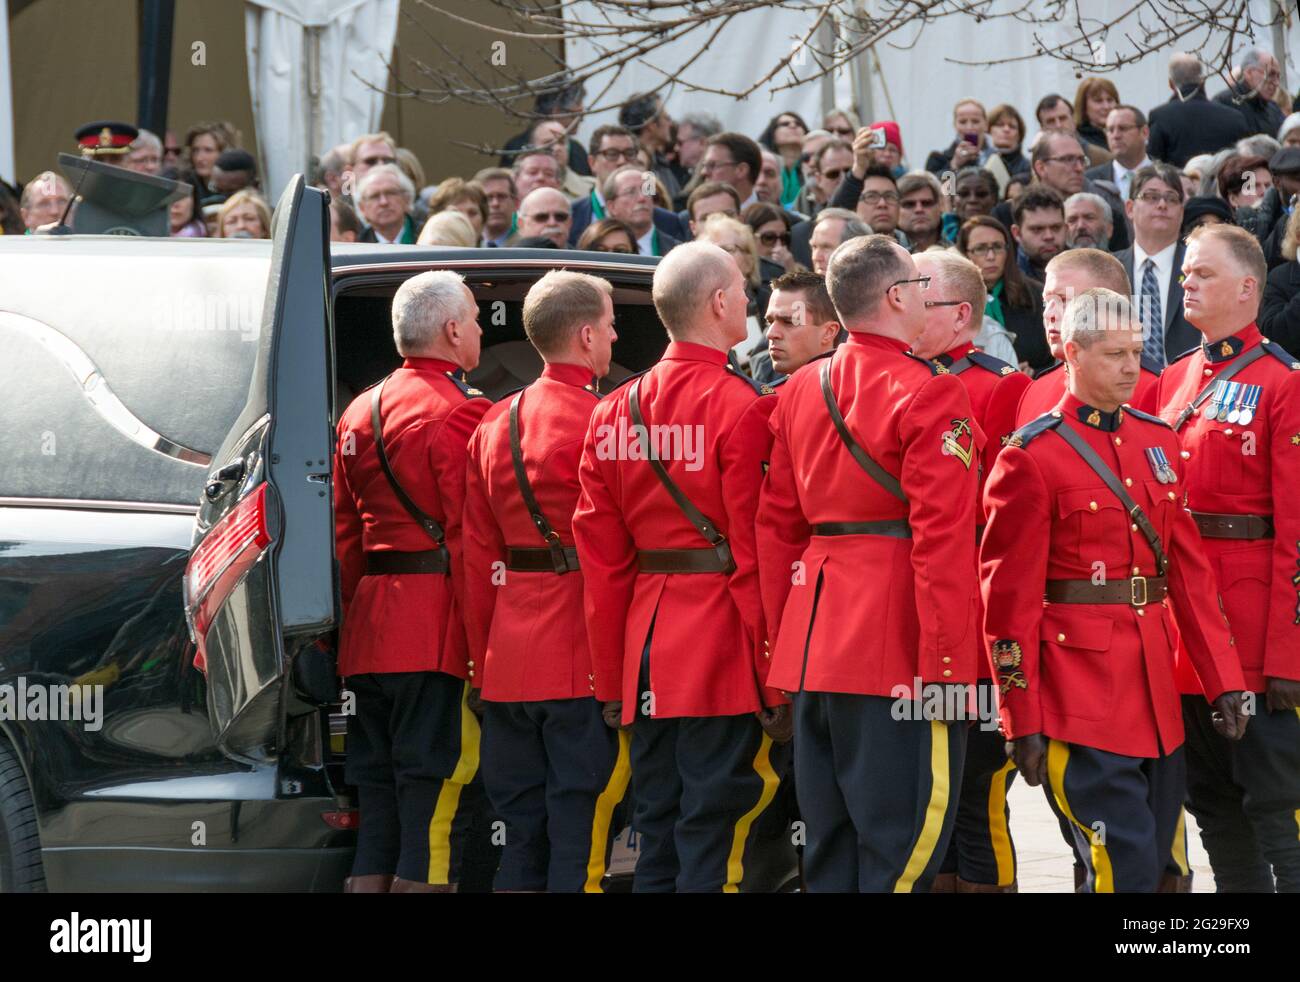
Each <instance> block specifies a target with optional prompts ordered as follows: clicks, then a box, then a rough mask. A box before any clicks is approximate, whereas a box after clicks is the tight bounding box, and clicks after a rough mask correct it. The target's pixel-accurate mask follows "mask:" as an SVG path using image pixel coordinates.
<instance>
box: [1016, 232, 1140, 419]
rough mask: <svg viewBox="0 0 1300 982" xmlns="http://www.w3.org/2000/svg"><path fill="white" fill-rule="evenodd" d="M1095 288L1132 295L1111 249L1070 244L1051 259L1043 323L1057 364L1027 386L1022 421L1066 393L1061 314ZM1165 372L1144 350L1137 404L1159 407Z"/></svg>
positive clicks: (1019, 413) (1050, 406) (1047, 409)
mask: <svg viewBox="0 0 1300 982" xmlns="http://www.w3.org/2000/svg"><path fill="white" fill-rule="evenodd" d="M1093 287H1100V288H1102V289H1106V290H1113V291H1114V292H1115V293H1118V294H1120V295H1121V296H1125V297H1127V296H1128V295H1129V292H1130V290H1129V281H1128V273H1126V272H1124V264H1123V263H1121V262H1120V261H1119V260H1118V259H1116V258H1115V257H1114V256H1112V255H1111V254H1110V253H1109V252H1102V251H1101V250H1100V249H1069V250H1067V251H1066V252H1062V253H1058V254H1057V255H1055V256H1053V257H1052V258H1051V260H1050V261H1049V262H1048V263H1047V272H1046V274H1045V276H1044V278H1043V327H1044V329H1045V330H1046V331H1047V346H1048V347H1049V348H1051V350H1052V357H1053V358H1055V359H1056V364H1055V365H1053V366H1052V367H1050V368H1046V369H1044V370H1043V371H1041V372H1039V373H1038V375H1037V377H1036V378H1035V379H1034V382H1033V384H1032V385H1031V386H1030V387H1029V388H1028V389H1027V390H1026V391H1025V394H1024V396H1023V397H1022V398H1021V400H1020V408H1019V410H1018V411H1017V412H1016V425H1017V426H1023V425H1024V424H1026V423H1028V422H1029V421H1030V420H1032V419H1037V418H1038V417H1039V416H1041V415H1042V414H1043V413H1046V412H1050V411H1051V410H1053V409H1055V408H1056V404H1057V403H1058V402H1060V401H1061V397H1062V396H1063V395H1065V376H1066V374H1067V372H1068V371H1069V369H1068V367H1067V366H1066V364H1065V360H1064V359H1065V354H1064V352H1063V350H1062V342H1061V317H1062V315H1063V314H1064V313H1065V305H1066V304H1067V303H1069V302H1070V300H1071V298H1073V297H1077V296H1079V295H1080V294H1081V293H1083V291H1084V290H1089V289H1092V288H1093ZM1159 375H1160V365H1159V364H1157V363H1155V362H1153V361H1151V360H1150V358H1149V357H1148V356H1147V355H1146V354H1145V353H1143V356H1142V370H1141V372H1140V373H1139V375H1138V383H1137V388H1136V389H1135V390H1134V392H1133V398H1132V399H1131V400H1130V404H1131V405H1133V406H1135V407H1136V408H1138V409H1142V410H1148V411H1152V412H1154V411H1155V383H1156V378H1157V377H1158V376H1159Z"/></svg>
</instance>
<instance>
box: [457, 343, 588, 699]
mask: <svg viewBox="0 0 1300 982" xmlns="http://www.w3.org/2000/svg"><path fill="white" fill-rule="evenodd" d="M513 398H514V397H513V396H507V397H506V398H504V399H503V400H501V401H500V402H498V403H497V404H496V405H494V406H493V407H492V408H491V409H490V410H488V413H487V415H486V416H485V417H483V422H482V423H480V424H479V428H478V429H477V430H475V431H474V436H473V437H472V438H471V440H470V444H469V471H468V479H467V489H466V496H465V627H466V633H467V634H468V637H469V652H470V672H471V676H472V679H473V683H474V685H475V686H476V687H481V688H482V690H483V698H484V699H486V700H489V701H492V702H523V701H540V700H544V699H576V698H578V697H581V696H587V697H590V696H592V695H593V693H594V689H595V686H594V685H593V684H592V671H591V653H590V651H589V649H588V646H587V626H586V624H585V623H584V621H583V613H582V572H581V571H580V570H579V571H575V572H568V573H564V574H557V573H554V572H531V571H530V572H522V571H519V570H507V569H505V568H504V564H505V561H506V549H507V547H513V548H524V549H539V548H543V547H545V541H544V540H543V538H542V535H541V533H540V532H539V531H538V530H537V526H536V525H534V524H533V520H532V518H531V517H530V516H529V512H528V507H527V506H526V505H525V504H524V498H523V495H522V494H521V493H520V491H519V482H518V480H516V478H515V469H514V462H513V459H512V458H511V455H510V403H511V401H512V400H513ZM599 398H600V397H599V396H598V395H597V394H596V386H595V381H594V379H593V378H592V375H591V370H590V369H588V368H584V367H582V366H580V365H547V366H546V367H545V368H544V369H543V370H542V375H541V378H539V379H538V380H537V381H536V382H534V383H533V384H532V385H530V386H528V388H527V389H525V390H524V392H523V395H522V398H521V399H520V402H519V444H520V447H521V448H522V456H523V461H524V471H525V473H526V474H527V476H528V481H529V483H530V484H531V486H532V489H533V494H534V496H535V497H536V498H537V503H538V504H539V505H540V506H541V511H542V514H543V515H544V516H545V518H546V520H547V522H549V523H550V525H551V527H552V528H553V529H554V530H555V532H556V533H557V534H558V535H559V537H560V542H561V543H562V544H563V545H565V546H572V545H573V529H572V524H573V512H574V509H575V508H577V505H578V459H579V457H580V456H581V454H582V441H583V438H584V437H585V436H586V433H587V424H588V423H589V422H590V420H591V413H592V410H593V409H595V408H596V405H597V402H598V400H599ZM475 666H477V668H476V667H475Z"/></svg>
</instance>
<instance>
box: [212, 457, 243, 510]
mask: <svg viewBox="0 0 1300 982" xmlns="http://www.w3.org/2000/svg"><path fill="white" fill-rule="evenodd" d="M247 471H248V465H247V464H246V463H245V462H244V459H243V458H242V457H241V458H240V459H239V460H236V461H232V462H231V463H229V464H227V465H226V466H225V467H223V468H221V470H219V471H217V476H216V479H215V480H212V481H209V482H208V483H207V485H206V486H205V487H204V488H203V493H204V494H205V495H206V496H207V499H208V500H209V501H216V500H217V499H218V498H219V497H221V495H222V494H223V493H224V492H225V490H226V487H227V486H228V485H230V484H233V483H235V482H236V481H241V480H243V478H244V474H245V473H247Z"/></svg>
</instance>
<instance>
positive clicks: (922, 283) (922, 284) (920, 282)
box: [885, 276, 930, 293]
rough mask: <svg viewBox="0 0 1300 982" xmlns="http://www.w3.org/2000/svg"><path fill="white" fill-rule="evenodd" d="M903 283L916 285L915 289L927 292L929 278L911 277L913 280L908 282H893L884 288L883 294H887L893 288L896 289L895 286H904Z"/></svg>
mask: <svg viewBox="0 0 1300 982" xmlns="http://www.w3.org/2000/svg"><path fill="white" fill-rule="evenodd" d="M905 283H915V284H916V285H917V287H918V288H919V289H921V290H928V289H930V277H928V276H915V277H913V278H912V279H910V280H894V282H893V283H890V284H889V286H887V287H885V292H886V293H888V292H889V291H890V290H892V289H893V288H894V287H896V286H902V285H904V284H905Z"/></svg>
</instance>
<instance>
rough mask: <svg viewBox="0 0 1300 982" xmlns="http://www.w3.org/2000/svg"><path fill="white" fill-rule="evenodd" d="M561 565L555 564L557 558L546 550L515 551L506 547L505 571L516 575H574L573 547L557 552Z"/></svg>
mask: <svg viewBox="0 0 1300 982" xmlns="http://www.w3.org/2000/svg"><path fill="white" fill-rule="evenodd" d="M558 551H559V554H560V555H559V558H560V559H562V561H563V565H562V566H559V565H558V564H557V556H556V554H555V553H553V552H551V550H550V549H546V548H536V549H534V548H531V547H530V548H527V549H517V548H515V547H514V546H507V547H506V569H512V570H514V571H515V572H518V573H574V572H577V570H578V550H577V549H575V548H574V547H573V546H563V547H561V548H560V549H559V550H558Z"/></svg>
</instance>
